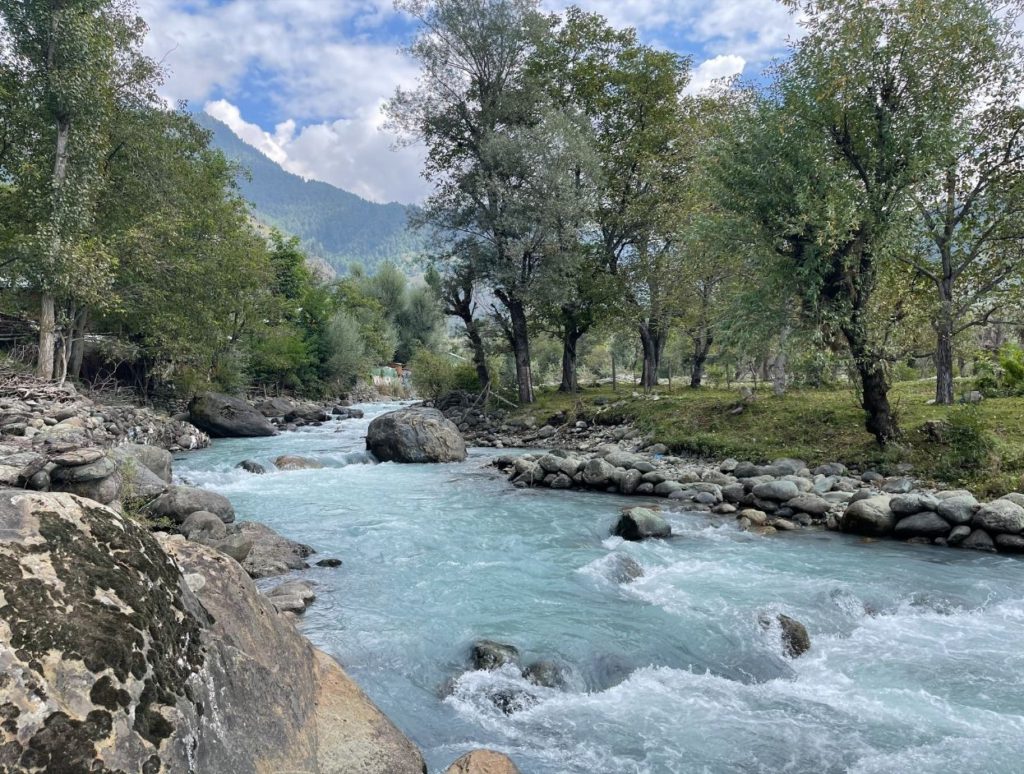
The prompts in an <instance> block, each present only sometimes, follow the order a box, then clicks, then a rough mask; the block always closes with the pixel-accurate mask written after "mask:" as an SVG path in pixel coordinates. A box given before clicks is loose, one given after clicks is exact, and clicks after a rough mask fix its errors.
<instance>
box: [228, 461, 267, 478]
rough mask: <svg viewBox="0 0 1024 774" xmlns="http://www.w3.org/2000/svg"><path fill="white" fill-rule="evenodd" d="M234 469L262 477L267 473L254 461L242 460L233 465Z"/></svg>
mask: <svg viewBox="0 0 1024 774" xmlns="http://www.w3.org/2000/svg"><path fill="white" fill-rule="evenodd" d="M235 467H236V468H241V469H242V470H244V471H245V472H246V473H253V474H255V475H257V476H262V475H263V474H264V473H266V472H267V469H266V468H265V467H263V466H262V465H260V464H259V463H258V462H256V460H242V461H241V462H239V463H238V464H237V465H235Z"/></svg>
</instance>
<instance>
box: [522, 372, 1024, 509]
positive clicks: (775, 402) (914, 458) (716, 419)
mask: <svg viewBox="0 0 1024 774" xmlns="http://www.w3.org/2000/svg"><path fill="white" fill-rule="evenodd" d="M934 389H935V388H934V383H932V382H927V381H924V382H903V383H900V384H897V385H896V386H894V387H893V389H892V392H891V393H890V399H891V401H892V403H893V407H894V409H895V411H896V413H897V416H898V418H899V422H900V426H901V428H902V430H903V437H902V438H901V440H900V442H899V444H897V445H893V446H892V447H890V448H887V449H884V450H883V449H880V448H879V447H878V446H877V445H876V444H875V443H874V439H873V438H872V437H871V436H870V435H868V433H867V431H866V430H865V429H864V413H863V411H862V410H861V408H860V406H859V405H858V403H857V397H856V395H855V394H854V392H853V390H852V389H839V390H792V391H790V392H788V393H787V394H786V395H784V396H782V397H776V396H775V395H773V394H772V393H771V391H770V390H760V391H758V392H757V393H756V394H755V400H754V401H753V402H751V403H749V404H747V405H746V406H745V408H744V410H743V412H742V413H740V414H731V413H730V409H732V408H734V407H735V406H736V405H737V404H738V403H739V402H740V395H739V393H738V391H737V390H718V389H700V390H691V389H689V388H686V387H676V388H675V389H674V390H673V391H672V392H671V393H669V392H668V391H667V390H666V389H665V388H664V386H662V387H661V388H660V389H659V394H660V396H661V397H660V399H659V400H656V401H655V400H650V399H648V398H644V397H637V398H634V397H632V393H633V389H632V388H631V387H629V386H626V387H620V388H619V390H618V392H612V390H611V388H610V387H602V388H594V389H588V390H586V391H584V392H583V393H581V394H579V395H575V396H572V395H564V394H561V393H558V392H554V391H551V390H542V391H540V392H539V393H538V399H537V402H536V403H535V404H533V405H532V406H529V407H525V408H524V409H522V410H521V413H522V414H523V415H529V416H532V417H534V418H535V419H536V420H538V421H539V422H544V421H546V420H547V419H548V418H549V417H550V416H552V415H553V414H555V413H557V412H558V411H565V412H566V413H567V414H568V415H570V416H571V417H572V418H583V419H588V420H593V421H596V422H599V423H602V424H614V423H618V422H623V421H629V422H631V423H633V424H634V425H635V426H636V427H638V428H639V429H641V430H642V431H643V432H645V433H647V434H648V435H649V436H650V437H652V438H653V439H654V441H655V442H658V443H664V444H665V445H667V446H668V447H669V448H670V449H671V450H672V451H674V452H677V453H690V454H697V455H701V456H705V457H709V458H713V459H720V458H724V457H736V458H739V459H748V460H753V461H756V462H765V461H770V460H772V459H776V458H778V457H798V458H800V459H804V460H807V461H808V462H809V463H811V464H812V465H815V464H819V463H822V462H832V461H840V462H844V463H846V464H847V465H853V466H856V467H859V468H861V469H867V468H873V469H875V470H878V471H879V472H882V473H894V472H896V471H897V466H898V465H899V464H900V463H910V464H911V465H913V473H914V475H916V476H918V477H920V478H923V479H926V480H931V481H934V482H936V483H943V484H950V485H958V486H967V487H969V488H971V489H972V490H976V491H977V492H978V493H979V494H981V495H985V496H991V495H1002V494H1005V493H1006V492H1008V491H1017V490H1020V489H1021V488H1024V480H1022V477H1024V429H1022V425H1024V398H998V399H988V400H985V401H984V402H982V403H981V404H980V405H979V406H977V407H976V408H965V407H955V406H954V407H949V406H929V405H927V403H926V402H927V401H928V399H929V398H931V397H932V396H933V391H934ZM597 398H602V399H606V400H612V401H614V402H615V404H616V405H611V406H607V405H606V406H601V405H598V403H595V399H597ZM964 412H968V413H969V415H970V416H973V417H974V419H975V421H974V422H973V423H972V424H973V426H976V427H978V428H979V430H980V431H981V433H982V434H983V435H984V441H985V443H984V444H982V446H986V447H989V446H990V448H985V449H984V451H983V453H982V454H981V457H982V459H981V460H980V461H977V460H978V457H979V454H978V451H977V450H976V449H974V448H956V447H955V446H953V445H951V444H950V443H948V442H941V441H936V440H935V439H934V438H932V437H930V436H929V434H928V433H926V432H925V431H924V429H923V427H924V425H925V423H926V422H927V421H928V420H945V421H949V420H950V418H951V417H952V418H954V421H956V420H955V418H956V417H957V416H960V417H963V416H964ZM957 438H958V439H960V440H959V443H961V444H963V443H965V441H964V440H963V434H958V435H957ZM972 457H973V458H974V459H975V460H976V462H975V464H974V465H965V464H964V462H965V461H969V460H970V459H971V458H972Z"/></svg>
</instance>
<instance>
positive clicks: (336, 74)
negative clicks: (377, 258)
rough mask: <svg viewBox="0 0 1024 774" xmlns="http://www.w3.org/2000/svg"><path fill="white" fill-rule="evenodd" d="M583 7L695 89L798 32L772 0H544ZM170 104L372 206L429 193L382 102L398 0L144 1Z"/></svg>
mask: <svg viewBox="0 0 1024 774" xmlns="http://www.w3.org/2000/svg"><path fill="white" fill-rule="evenodd" d="M542 2H543V5H544V7H545V9H546V10H549V11H560V10H563V9H564V8H565V7H567V6H568V5H578V6H580V7H582V8H583V9H585V10H588V11H596V12H598V13H600V14H602V15H604V16H605V17H606V18H607V19H608V20H609V21H610V22H611V23H612V24H614V25H616V26H631V27H635V28H636V29H637V30H638V32H639V33H640V36H641V38H642V39H643V40H644V41H645V42H646V43H649V44H652V45H657V46H659V47H662V48H667V49H672V50H674V51H677V52H679V53H681V54H685V55H688V56H690V57H691V58H692V61H693V65H694V72H693V80H692V82H691V87H690V88H691V89H692V90H699V89H701V88H704V87H706V86H707V85H708V84H709V83H711V82H712V81H713V80H714V79H716V78H722V77H728V76H731V75H736V74H743V75H744V76H746V77H756V76H757V74H758V73H760V72H761V71H762V69H763V68H764V67H765V65H766V64H768V63H769V62H770V60H771V59H772V57H774V56H778V55H780V54H783V53H784V52H785V47H786V43H787V40H788V39H789V38H791V37H792V36H795V35H796V34H798V27H797V25H796V22H795V20H794V19H793V17H791V16H790V15H789V13H788V12H787V10H786V9H785V7H783V6H782V5H781V4H780V3H778V2H777V0H576V2H563V0H542ZM138 4H139V10H140V13H141V15H142V17H143V18H144V19H145V20H146V21H147V22H148V24H149V27H150V30H149V34H148V36H147V39H146V43H145V50H146V53H147V54H149V55H150V56H151V57H153V58H154V59H156V60H157V61H159V62H160V63H161V64H162V65H163V67H164V69H165V72H166V77H165V81H164V83H163V86H162V88H161V94H162V96H163V97H164V98H165V99H167V100H168V101H171V102H178V101H182V100H184V101H187V102H188V105H189V108H190V109H192V110H196V111H198V110H205V111H206V112H208V113H209V114H210V115H212V116H214V117H215V118H217V119H219V120H221V121H223V122H224V123H226V124H227V125H228V126H230V127H231V129H232V130H233V131H234V132H235V133H236V134H237V135H238V136H239V137H241V138H242V139H243V140H245V141H246V142H248V143H249V144H250V145H253V146H254V147H256V148H258V149H259V150H260V151H262V152H263V153H264V154H265V155H267V156H268V157H270V158H271V159H273V160H274V161H276V162H278V163H279V164H280V165H281V166H282V167H284V168H285V169H287V170H288V171H290V172H294V173H296V174H298V175H301V176H303V177H306V178H311V179H316V180H323V181H325V182H328V183H331V184H333V185H336V186H338V187H340V188H344V189H345V190H347V191H351V192H353V193H355V194H358V195H360V196H363V197H365V198H367V199H371V200H373V201H380V202H387V201H398V202H403V203H413V202H417V201H420V200H422V199H423V197H424V196H425V195H426V194H427V193H428V191H429V188H428V185H427V183H426V182H425V181H424V180H423V179H422V177H421V176H420V169H421V162H422V149H421V148H417V147H411V148H403V149H401V150H397V151H396V150H394V142H395V138H394V136H393V135H391V134H389V133H388V132H387V131H386V130H385V129H384V126H383V124H384V119H383V116H382V114H381V107H382V105H383V104H384V102H385V101H386V100H387V99H388V98H389V97H390V96H391V95H392V94H393V93H394V91H395V88H396V87H398V86H410V85H412V84H413V83H414V82H415V78H416V64H415V62H413V61H411V60H410V59H409V58H407V57H406V56H405V55H404V54H403V53H402V51H401V49H402V47H403V45H405V44H406V43H407V42H408V41H409V40H410V38H411V37H412V35H413V34H414V32H415V26H414V24H413V22H412V20H411V19H409V18H408V17H406V16H404V15H402V14H399V13H397V12H396V11H395V10H394V8H393V5H392V0H138Z"/></svg>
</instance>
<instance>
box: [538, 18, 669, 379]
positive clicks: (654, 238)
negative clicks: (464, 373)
mask: <svg viewBox="0 0 1024 774" xmlns="http://www.w3.org/2000/svg"><path fill="white" fill-rule="evenodd" d="M529 69H530V73H531V77H532V78H534V79H535V80H536V81H537V82H538V83H539V84H540V85H541V87H542V88H543V89H544V90H545V92H546V93H547V94H548V95H549V96H550V98H551V99H552V100H553V101H554V104H555V105H556V106H557V107H559V108H560V109H561V110H563V111H566V112H568V113H570V114H572V115H575V116H578V117H579V120H580V122H581V123H583V124H585V126H586V132H587V134H588V140H589V145H590V147H591V152H592V154H593V162H592V164H593V165H594V166H595V171H594V172H593V173H591V175H590V176H591V177H592V178H593V182H594V187H595V191H594V192H593V194H592V195H591V199H592V200H593V204H592V210H591V212H590V217H589V219H588V223H587V226H586V229H585V231H584V234H585V244H584V245H583V249H577V254H578V255H579V256H580V259H581V260H579V261H578V262H577V265H576V266H573V267H572V279H571V280H570V281H569V282H565V281H563V282H560V283H559V287H564V288H565V289H566V294H565V298H564V299H563V300H562V301H561V302H560V303H557V304H556V305H555V308H556V310H557V312H558V315H559V317H560V323H561V324H560V326H559V327H560V329H561V330H560V336H561V337H562V341H563V374H562V389H563V390H566V391H573V390H575V388H576V377H575V362H576V357H575V350H576V344H577V342H578V340H579V338H580V337H581V336H582V335H583V334H585V333H586V332H587V330H589V329H590V328H591V327H592V326H593V325H594V323H595V321H596V320H597V319H598V318H599V317H600V316H602V315H603V314H606V313H613V310H616V309H621V301H622V298H621V297H622V295H623V294H628V295H629V296H630V297H631V299H632V308H633V310H634V319H635V325H636V327H637V330H638V332H639V334H640V338H641V341H642V344H643V347H644V353H645V356H644V363H645V372H644V373H645V376H644V378H643V383H644V386H645V387H647V388H650V387H652V386H653V385H654V384H656V382H657V370H658V363H659V361H660V357H661V352H662V351H663V349H664V346H665V340H666V337H667V334H668V330H667V326H668V323H669V321H670V320H671V319H672V317H673V316H674V315H675V308H674V307H673V306H672V304H670V303H669V298H670V297H671V296H672V294H671V292H670V291H669V285H670V284H672V282H673V280H672V269H671V267H670V266H669V264H670V263H671V262H672V261H673V260H674V259H676V258H680V257H681V255H680V253H679V252H678V251H676V250H675V248H674V247H672V246H671V244H672V240H671V239H670V237H669V232H670V231H671V230H672V229H673V228H674V224H675V223H677V222H678V221H677V217H678V213H679V211H680V210H682V209H683V208H684V202H683V187H682V186H683V183H684V181H685V173H686V168H687V163H686V162H687V153H688V151H689V149H688V148H687V139H686V136H687V133H688V132H687V116H686V110H685V106H684V102H683V99H682V94H683V90H684V89H685V87H686V84H687V83H688V81H689V60H687V59H685V58H682V57H680V56H678V55H676V54H674V53H672V52H668V51H661V50H658V49H655V48H653V47H650V46H645V45H642V44H641V43H640V42H639V41H638V39H637V34H636V31H635V30H634V29H631V28H627V29H622V30H616V29H614V28H612V27H611V26H610V25H608V23H607V22H606V21H605V19H604V18H603V17H601V16H600V15H598V14H590V13H585V12H583V11H581V10H579V9H578V8H570V9H569V10H568V11H566V13H565V16H564V18H563V19H561V20H560V21H559V22H558V23H557V25H556V27H555V29H554V30H553V32H552V34H550V35H548V36H545V37H544V38H542V39H541V42H540V43H539V44H538V47H537V50H536V51H535V53H534V55H533V57H532V58H531V61H530V64H529ZM624 269H628V271H625V272H624V271H623V270H624ZM620 274H621V276H620ZM614 278H618V279H619V282H618V283H615V282H613V281H609V279H612V280H614Z"/></svg>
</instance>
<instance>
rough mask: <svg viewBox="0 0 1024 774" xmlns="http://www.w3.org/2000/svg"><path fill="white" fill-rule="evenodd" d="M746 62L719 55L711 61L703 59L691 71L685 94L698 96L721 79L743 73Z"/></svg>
mask: <svg viewBox="0 0 1024 774" xmlns="http://www.w3.org/2000/svg"><path fill="white" fill-rule="evenodd" d="M746 66H747V60H745V59H744V58H743V57H741V56H735V55H732V54H719V55H718V56H716V57H713V58H712V59H705V60H704V61H703V62H701V63H700V65H698V66H697V67H696V68H695V69H694V71H693V77H692V78H691V79H690V85H689V87H688V88H687V89H686V92H687V94H699V93H700V92H702V91H704V90H705V89H707V88H708V87H709V86H711V85H713V84H714V83H715V81H718V80H721V79H722V78H730V77H732V76H734V75H739V74H740V73H742V72H743V68H744V67H746Z"/></svg>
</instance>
